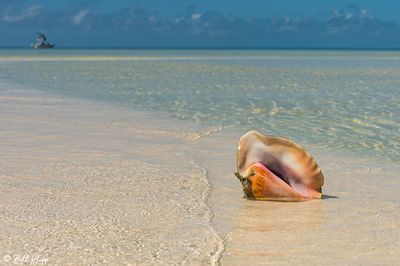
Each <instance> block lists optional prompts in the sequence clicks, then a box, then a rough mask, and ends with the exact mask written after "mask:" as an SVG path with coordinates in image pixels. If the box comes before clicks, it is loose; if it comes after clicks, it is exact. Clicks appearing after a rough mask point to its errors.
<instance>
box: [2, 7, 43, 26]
mask: <svg viewBox="0 0 400 266" xmlns="http://www.w3.org/2000/svg"><path fill="white" fill-rule="evenodd" d="M41 9H42V7H41V6H40V5H33V6H30V7H28V8H25V9H23V10H21V12H20V13H19V14H10V13H9V12H5V14H4V15H3V17H2V18H1V20H3V21H5V22H20V21H23V20H26V19H30V18H33V17H35V16H36V15H37V14H38V13H39V12H40V10H41Z"/></svg>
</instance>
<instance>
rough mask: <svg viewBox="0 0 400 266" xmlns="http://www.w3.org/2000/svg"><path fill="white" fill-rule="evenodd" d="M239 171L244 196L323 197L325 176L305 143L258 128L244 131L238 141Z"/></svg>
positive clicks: (237, 158)
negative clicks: (257, 129)
mask: <svg viewBox="0 0 400 266" xmlns="http://www.w3.org/2000/svg"><path fill="white" fill-rule="evenodd" d="M236 162H237V172H236V173H235V175H236V176H237V177H238V178H239V181H240V182H241V183H242V186H243V192H244V194H245V197H247V198H249V199H257V200H281V201H304V200H309V199H314V198H316V199H320V198H321V197H322V186H323V184H324V176H323V174H322V172H321V169H320V168H319V166H318V164H317V162H316V161H315V160H314V158H313V157H312V156H311V154H309V153H308V152H307V151H306V150H305V149H304V148H303V147H301V146H300V145H298V144H296V143H294V142H293V141H291V140H289V139H286V138H283V137H277V136H268V135H263V134H261V133H259V132H257V131H250V132H247V133H246V134H244V135H243V136H242V137H241V138H240V140H239V144H238V149H237V154H236Z"/></svg>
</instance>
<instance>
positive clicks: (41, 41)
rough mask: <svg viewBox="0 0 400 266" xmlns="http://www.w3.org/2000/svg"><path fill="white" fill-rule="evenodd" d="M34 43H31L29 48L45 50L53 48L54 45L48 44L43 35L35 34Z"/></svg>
mask: <svg viewBox="0 0 400 266" xmlns="http://www.w3.org/2000/svg"><path fill="white" fill-rule="evenodd" d="M36 34H37V38H36V43H32V44H31V47H32V48H34V49H45V48H53V47H54V46H55V44H53V43H49V42H48V41H47V37H46V35H45V34H44V33H41V32H37V33H36Z"/></svg>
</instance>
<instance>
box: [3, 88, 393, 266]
mask: <svg viewBox="0 0 400 266" xmlns="http://www.w3.org/2000/svg"><path fill="white" fill-rule="evenodd" d="M0 92H1V93H0V106H1V108H0V123H1V125H2V128H1V131H0V151H1V152H0V156H1V157H0V197H1V198H0V214H1V215H0V229H1V230H0V239H1V241H0V250H1V252H2V253H1V254H0V262H4V261H2V258H3V257H4V256H7V255H10V256H12V258H13V256H15V255H24V254H27V255H40V256H41V257H44V258H47V259H48V261H49V264H70V265H76V264H83V263H86V264H132V265H137V264H139V265H148V264H162V265H165V264H192V265H200V264H203V265H204V264H216V263H218V262H219V263H221V264H223V265H243V264H253V265H265V264H272V265H293V264H299V265H317V264H328V265H350V264H351V265H354V264H358V265H367V264H370V265H377V264H379V265H395V264H396V262H398V254H400V247H399V245H398V243H399V242H400V232H399V230H398V228H399V226H400V214H399V211H398V210H399V209H400V208H399V207H400V179H399V178H398V173H399V171H400V167H399V166H398V165H395V164H394V163H392V164H390V163H381V162H379V161H377V160H375V159H373V158H359V157H355V156H351V155H345V154H338V153H334V152H327V151H325V150H323V149H322V148H320V147H307V148H308V149H309V150H310V151H311V153H312V154H313V155H314V157H315V158H316V160H317V161H318V162H319V164H320V166H321V168H322V170H323V172H324V174H325V185H324V193H325V194H326V195H328V196H327V197H326V198H325V199H323V200H314V201H309V202H302V203H284V202H262V201H249V200H246V199H243V198H242V192H241V187H240V184H239V182H238V181H237V180H236V178H235V177H234V176H233V172H234V171H235V157H234V156H235V151H236V142H237V140H238V138H239V136H240V135H241V134H242V133H243V132H241V131H238V130H237V129H235V128H233V127H225V128H224V127H222V128H218V127H217V128H204V127H201V126H199V125H197V124H192V123H188V122H183V121H179V120H173V119H171V118H168V117H166V116H163V115H161V114H155V113H154V114H149V113H143V112H136V111H132V110H129V109H124V108H119V107H116V106H113V105H111V104H105V103H100V102H91V101H83V100H76V99H64V98H57V97H53V96H49V95H46V94H42V93H39V92H36V91H30V90H23V89H18V90H14V89H12V88H11V87H10V85H8V84H3V85H2V87H1V90H0Z"/></svg>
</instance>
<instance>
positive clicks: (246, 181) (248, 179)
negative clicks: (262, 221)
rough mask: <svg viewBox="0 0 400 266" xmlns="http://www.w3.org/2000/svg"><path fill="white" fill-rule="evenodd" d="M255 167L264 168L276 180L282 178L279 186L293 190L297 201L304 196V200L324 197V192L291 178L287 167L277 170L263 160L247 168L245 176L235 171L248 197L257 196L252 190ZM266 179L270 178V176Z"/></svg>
mask: <svg viewBox="0 0 400 266" xmlns="http://www.w3.org/2000/svg"><path fill="white" fill-rule="evenodd" d="M254 168H259V169H260V168H261V169H263V171H265V172H266V173H268V176H269V178H275V179H276V180H278V179H279V180H281V181H279V182H278V183H277V184H279V185H278V186H280V187H282V188H283V187H286V189H289V190H290V191H291V192H290V193H293V195H296V196H295V198H297V200H295V201H298V200H299V199H300V198H302V200H308V199H312V198H321V197H322V193H320V192H318V191H315V190H313V189H311V188H308V187H307V186H306V185H304V184H303V183H301V182H295V181H293V179H292V178H290V176H289V175H290V172H288V171H287V169H285V168H281V169H280V170H278V171H277V169H276V168H274V167H269V166H268V165H265V164H264V163H262V162H256V163H254V164H252V165H250V166H249V167H248V168H247V170H246V173H247V174H246V175H245V176H244V177H243V176H242V175H240V174H239V173H235V175H236V176H237V177H238V178H239V180H240V181H241V183H242V186H243V191H244V193H245V195H246V196H247V197H248V198H252V199H254V198H256V197H255V196H254V193H253V191H252V190H253V187H252V177H253V176H254V175H255V173H254V170H253V169H254ZM288 176H289V177H288ZM263 178H265V177H263ZM266 180H268V178H267V179H266ZM270 180H271V179H270ZM289 198H290V197H289ZM257 199H259V198H257ZM260 200H262V198H260ZM264 200H282V199H270V198H269V197H268V198H265V199H264ZM284 200H285V201H287V200H288V199H287V198H284ZM289 200H290V199H289Z"/></svg>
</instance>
